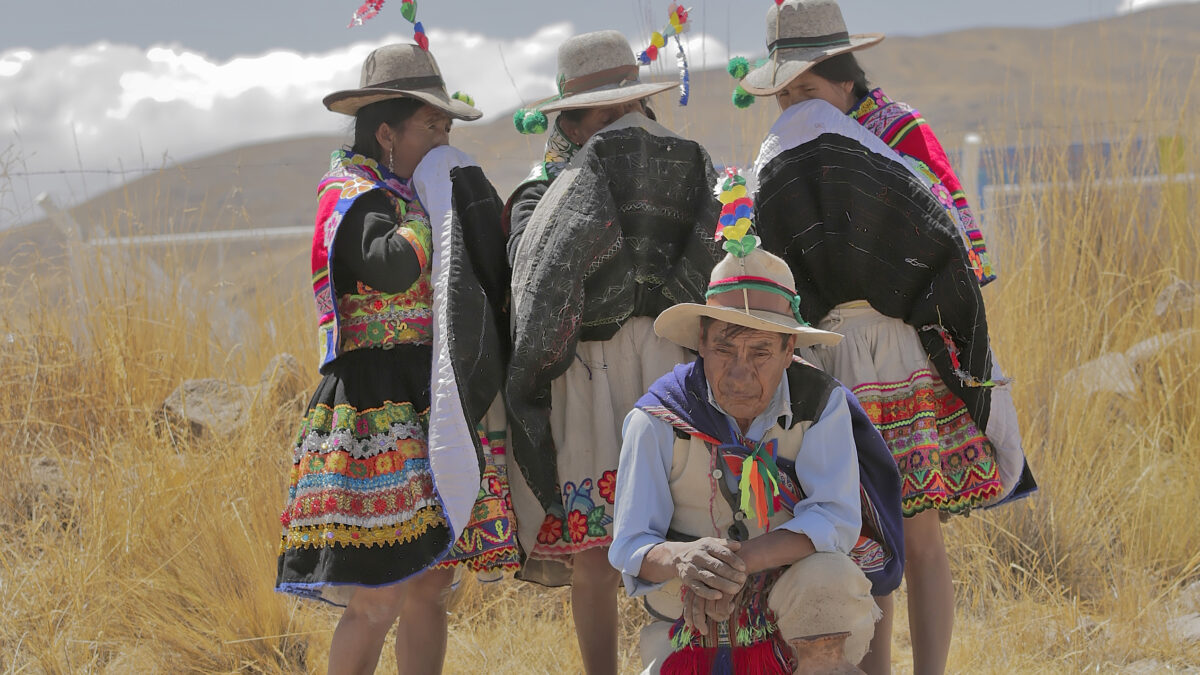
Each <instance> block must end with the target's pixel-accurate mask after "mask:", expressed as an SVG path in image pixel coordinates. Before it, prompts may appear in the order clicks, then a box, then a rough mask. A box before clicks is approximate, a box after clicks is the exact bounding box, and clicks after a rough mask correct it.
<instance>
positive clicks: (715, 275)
mask: <svg viewBox="0 0 1200 675" xmlns="http://www.w3.org/2000/svg"><path fill="white" fill-rule="evenodd" d="M709 279H710V280H709V285H708V294H707V302H706V303H705V304H703V305H701V304H697V303H691V302H689V303H683V304H679V305H675V306H674V307H670V308H668V309H666V310H665V311H664V312H663V313H662V314H659V315H658V318H657V319H655V321H654V332H655V333H657V334H658V335H659V337H662V338H665V339H667V340H670V341H671V342H674V343H675V344H677V345H680V346H681V347H686V348H688V349H691V350H693V351H697V350H699V348H700V319H701V317H705V316H707V317H709V318H712V319H714V320H716V321H724V322H726V323H732V324H737V325H739V326H745V327H747V328H752V329H754V330H761V331H768V332H771V333H782V334H784V335H795V336H796V347H797V348H799V347H809V346H812V345H818V344H821V345H835V344H837V343H839V342H841V341H842V336H841V335H839V334H837V333H831V332H829V331H825V330H818V329H816V328H813V327H811V326H809V325H808V324H807V323H806V322H805V321H804V320H803V318H802V317H801V316H800V311H799V304H800V300H799V298H798V297H797V296H796V290H795V288H796V281H795V278H794V277H793V276H792V271H791V270H790V269H788V266H787V263H785V262H784V261H783V260H782V259H780V258H779V257H778V256H775V255H773V254H771V253H767V252H766V251H764V250H762V249H754V250H753V251H751V252H750V253H749V254H747V255H746V256H744V257H738V256H734V255H733V254H729V255H726V256H725V258H724V259H723V260H721V262H719V263H717V265H716V266H715V267H713V271H712V276H711V277H710V278H709Z"/></svg>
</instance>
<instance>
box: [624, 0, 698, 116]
mask: <svg viewBox="0 0 1200 675" xmlns="http://www.w3.org/2000/svg"><path fill="white" fill-rule="evenodd" d="M688 11H689V10H688V9H687V8H684V7H680V6H679V5H678V4H676V3H674V2H673V3H671V6H670V7H668V8H667V25H666V26H665V27H663V29H662V30H660V31H654V33H652V34H651V35H650V45H649V46H648V47H646V48H645V49H643V50H642V51H640V52H638V55H637V60H638V63H640V64H642V65H643V66H648V65H650V64H651V63H653V62H655V61H657V60H658V55H659V52H660V51H661V50H662V49H664V48H665V47H666V45H667V40H668V39H670V38H674V39H675V46H676V47H677V48H678V51H677V52H676V54H675V61H676V65H677V66H678V67H679V105H687V104H688V99H690V98H691V95H692V84H691V77H690V75H689V74H688V62H687V53H686V52H684V49H683V41H682V40H681V39H680V38H679V36H680V35H682V34H683V33H685V32H686V31H687V29H688Z"/></svg>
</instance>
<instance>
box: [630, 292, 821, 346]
mask: <svg viewBox="0 0 1200 675" xmlns="http://www.w3.org/2000/svg"><path fill="white" fill-rule="evenodd" d="M705 316H707V317H710V318H712V319H714V320H716V321H724V322H726V323H733V324H737V325H739V326H745V327H747V328H750V329H753V330H761V331H767V332H770V333H782V334H784V335H795V336H796V348H797V349H799V348H800V347H811V346H812V345H836V344H837V343H839V342H841V341H842V336H841V335H839V334H837V333H831V332H829V331H827V330H820V329H817V328H812V327H810V326H801V325H800V324H798V323H796V320H795V319H793V318H792V317H789V316H784V315H783V314H776V313H775V312H767V311H763V310H757V309H752V310H750V312H749V313H747V312H746V311H745V310H743V309H737V308H735V307H721V306H717V305H700V304H697V303H691V302H688V303H683V304H679V305H675V306H673V307H669V308H667V309H666V310H664V311H663V313H662V314H659V315H658V318H657V319H655V320H654V332H655V333H657V334H658V336H659V337H661V338H664V339H667V340H670V341H671V342H674V343H675V344H677V345H679V346H681V347H685V348H687V349H691V350H692V351H699V350H700V318H701V317H705Z"/></svg>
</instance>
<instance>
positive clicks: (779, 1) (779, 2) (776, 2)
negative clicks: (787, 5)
mask: <svg viewBox="0 0 1200 675" xmlns="http://www.w3.org/2000/svg"><path fill="white" fill-rule="evenodd" d="M775 4H776V5H782V4H783V0H775Z"/></svg>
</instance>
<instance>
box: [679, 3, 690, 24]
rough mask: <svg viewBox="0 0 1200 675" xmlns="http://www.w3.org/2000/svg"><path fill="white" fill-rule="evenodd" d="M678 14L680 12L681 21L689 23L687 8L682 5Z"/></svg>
mask: <svg viewBox="0 0 1200 675" xmlns="http://www.w3.org/2000/svg"><path fill="white" fill-rule="evenodd" d="M678 14H679V23H687V18H688V12H687V10H686V9H684V8H682V7H680V8H679V12H678Z"/></svg>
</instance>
